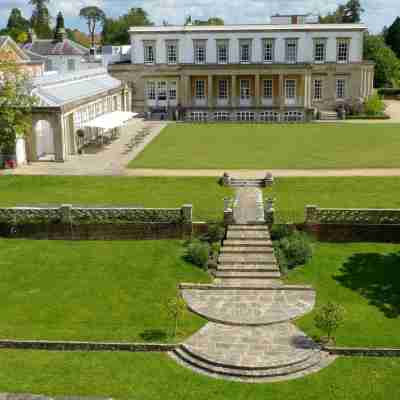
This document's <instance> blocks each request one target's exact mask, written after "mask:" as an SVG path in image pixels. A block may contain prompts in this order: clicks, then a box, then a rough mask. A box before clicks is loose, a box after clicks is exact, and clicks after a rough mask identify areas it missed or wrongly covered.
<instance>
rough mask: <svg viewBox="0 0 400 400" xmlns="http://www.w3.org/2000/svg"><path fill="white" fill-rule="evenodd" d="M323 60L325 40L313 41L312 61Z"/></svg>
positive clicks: (318, 61)
mask: <svg viewBox="0 0 400 400" xmlns="http://www.w3.org/2000/svg"><path fill="white" fill-rule="evenodd" d="M324 61H325V40H323V39H319V40H315V41H314V62H316V63H323V62H324Z"/></svg>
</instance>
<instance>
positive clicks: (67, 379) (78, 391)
mask: <svg viewBox="0 0 400 400" xmlns="http://www.w3.org/2000/svg"><path fill="white" fill-rule="evenodd" d="M0 365H1V368H0V392H18V393H21V392H22V393H24V392H25V393H43V394H46V395H72V394H73V395H82V396H102V397H107V396H108V397H113V398H115V399H126V400H128V399H129V400H139V399H140V400H154V399H163V400H180V399H182V400H183V399H185V400H198V399H202V398H209V399H213V400H225V399H235V400H245V399H249V398H250V399H254V400H257V399H260V400H261V399H262V400H264V399H271V400H280V399H286V400H392V399H393V400H394V399H397V394H398V392H399V388H400V383H399V379H398V377H399V376H400V359H395V358H393V359H390V358H352V359H351V358H348V359H346V358H343V359H339V360H337V361H335V362H334V364H333V365H331V366H330V367H328V368H326V369H324V370H322V371H321V372H319V373H317V374H313V375H310V376H308V377H306V378H303V379H298V380H294V381H287V382H280V383H272V384H244V383H238V382H227V381H221V380H216V379H212V378H208V377H205V376H202V375H198V374H195V373H193V372H191V371H190V370H188V369H185V368H183V367H181V366H179V365H178V364H176V363H175V362H174V361H172V360H169V359H168V357H167V356H166V355H163V354H155V353H152V354H150V353H79V352H73V353H59V352H45V351H37V352H32V351H8V350H1V351H0ZM396 393H397V394H396Z"/></svg>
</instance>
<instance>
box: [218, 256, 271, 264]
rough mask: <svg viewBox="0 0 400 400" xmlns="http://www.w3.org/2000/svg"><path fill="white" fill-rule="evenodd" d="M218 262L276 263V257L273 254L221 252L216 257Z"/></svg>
mask: <svg viewBox="0 0 400 400" xmlns="http://www.w3.org/2000/svg"><path fill="white" fill-rule="evenodd" d="M218 263H219V264H225V265H228V264H230V265H232V264H259V265H262V264H264V265H268V264H276V263H277V262H276V258H275V256H274V254H272V253H269V254H264V253H261V254H260V253H259V254H246V253H244V254H234V253H228V254H226V253H222V254H220V255H219V257H218Z"/></svg>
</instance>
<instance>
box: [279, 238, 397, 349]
mask: <svg viewBox="0 0 400 400" xmlns="http://www.w3.org/2000/svg"><path fill="white" fill-rule="evenodd" d="M287 281H288V282H289V283H308V284H311V285H313V287H314V288H315V289H316V291H317V306H319V305H322V304H326V303H327V302H328V301H333V302H336V303H339V304H341V305H342V306H343V307H344V308H345V310H346V315H345V321H344V323H343V326H342V327H341V329H340V330H339V331H338V334H337V344H338V345H345V346H383V347H400V246H399V245H390V244H374V243H353V244H343V243H341V244H327V243H318V244H316V252H315V255H314V257H313V259H312V260H311V261H310V262H309V263H308V264H306V265H305V266H303V267H299V268H296V269H295V270H293V271H291V272H290V273H289V276H288V279H287ZM314 313H315V310H314V312H313V313H311V314H308V315H306V316H305V317H303V318H302V319H301V320H300V321H299V322H298V325H299V326H300V327H301V328H302V329H304V330H305V331H306V332H307V333H309V334H311V335H317V334H319V332H318V331H317V330H316V328H315V327H314V321H313V317H314Z"/></svg>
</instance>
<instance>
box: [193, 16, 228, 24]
mask: <svg viewBox="0 0 400 400" xmlns="http://www.w3.org/2000/svg"><path fill="white" fill-rule="evenodd" d="M224 24H225V22H224V20H223V19H222V18H219V17H211V18H208V20H206V21H201V20H198V19H196V20H195V21H194V22H193V25H224Z"/></svg>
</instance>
